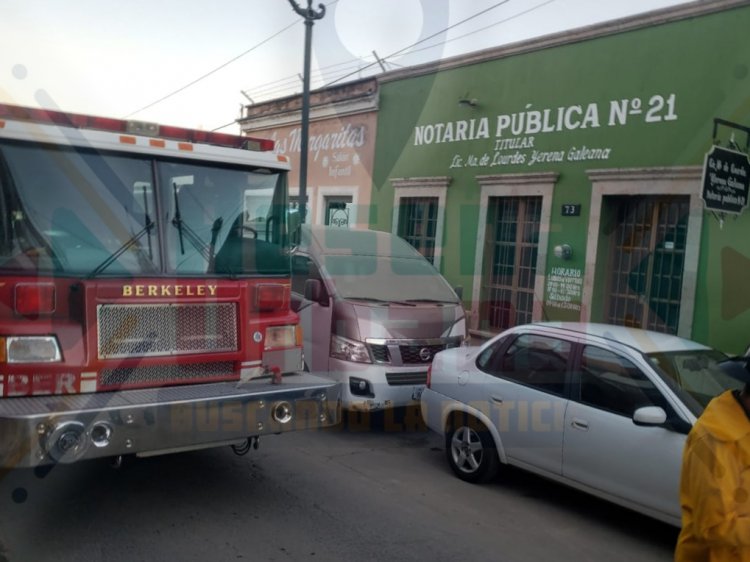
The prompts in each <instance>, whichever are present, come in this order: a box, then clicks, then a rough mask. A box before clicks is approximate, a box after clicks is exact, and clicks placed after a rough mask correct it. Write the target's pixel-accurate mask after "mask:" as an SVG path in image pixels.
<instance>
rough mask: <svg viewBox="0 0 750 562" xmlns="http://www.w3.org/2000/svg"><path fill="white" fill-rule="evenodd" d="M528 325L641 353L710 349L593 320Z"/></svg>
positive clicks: (675, 338) (636, 329)
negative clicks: (605, 341)
mask: <svg viewBox="0 0 750 562" xmlns="http://www.w3.org/2000/svg"><path fill="white" fill-rule="evenodd" d="M530 326H533V327H539V328H548V329H552V330H562V331H565V332H576V333H578V334H581V335H585V336H592V337H596V338H602V339H605V340H609V341H613V342H617V343H620V344H623V345H627V346H629V347H632V348H634V349H637V350H638V351H641V352H643V353H659V352H670V351H690V350H706V349H710V348H709V347H708V346H705V345H703V344H700V343H698V342H695V341H692V340H688V339H685V338H681V337H679V336H674V335H671V334H663V333H660V332H653V331H651V330H642V329H639V328H628V327H625V326H614V325H611V324H598V323H595V322H539V323H535V324H531V325H530Z"/></svg>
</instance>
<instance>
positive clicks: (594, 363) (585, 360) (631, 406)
mask: <svg viewBox="0 0 750 562" xmlns="http://www.w3.org/2000/svg"><path fill="white" fill-rule="evenodd" d="M580 377H581V384H580V401H581V402H582V403H584V404H587V405H589V406H594V407H595V408H600V409H602V410H607V411H610V412H612V413H615V414H620V415H623V416H627V417H631V416H632V415H633V412H635V410H637V409H638V408H641V407H643V406H660V407H662V408H664V409H665V410H666V411H667V412H669V411H670V410H669V405H668V404H667V401H666V399H665V398H664V396H663V395H662V393H661V392H660V391H659V389H658V388H656V386H655V385H654V383H653V382H651V380H650V379H649V378H648V377H647V376H646V375H644V374H643V373H642V372H641V370H640V369H639V368H638V367H636V366H635V365H634V364H633V363H632V362H631V361H630V360H628V359H627V358H625V357H622V356H621V355H618V354H617V353H614V352H612V351H609V350H607V349H602V348H600V347H596V346H593V345H587V346H585V347H584V348H583V353H582V354H581V369H580Z"/></svg>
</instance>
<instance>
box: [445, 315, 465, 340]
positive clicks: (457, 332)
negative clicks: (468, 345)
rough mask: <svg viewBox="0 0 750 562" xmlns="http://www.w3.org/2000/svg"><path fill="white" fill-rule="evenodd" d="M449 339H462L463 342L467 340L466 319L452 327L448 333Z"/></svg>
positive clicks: (463, 318)
mask: <svg viewBox="0 0 750 562" xmlns="http://www.w3.org/2000/svg"><path fill="white" fill-rule="evenodd" d="M448 337H449V338H461V340H466V339H467V332H466V317H465V316H464V317H462V318H461V319H459V320H458V321H457V322H455V323H454V324H453V326H451V329H450V332H448Z"/></svg>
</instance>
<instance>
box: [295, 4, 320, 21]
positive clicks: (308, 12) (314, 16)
mask: <svg viewBox="0 0 750 562" xmlns="http://www.w3.org/2000/svg"><path fill="white" fill-rule="evenodd" d="M289 4H291V5H292V9H293V10H294V11H295V12H297V14H299V15H300V16H302V17H303V18H305V20H306V21H311V20H319V19H323V16H325V15H326V7H325V6H324V5H323V4H318V9H319V10H320V11H318V12H316V11H315V10H313V8H312V0H307V8H306V9H305V8H300V6H299V4H297V2H295V0H289Z"/></svg>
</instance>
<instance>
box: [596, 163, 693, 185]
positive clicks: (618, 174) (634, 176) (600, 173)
mask: <svg viewBox="0 0 750 562" xmlns="http://www.w3.org/2000/svg"><path fill="white" fill-rule="evenodd" d="M702 173H703V168H702V167H701V166H675V167H669V168H667V167H658V168H607V169H599V170H586V175H588V178H589V179H590V180H591V181H592V182H603V181H607V182H614V181H639V180H652V181H653V180H698V179H700V178H701V175H702Z"/></svg>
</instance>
